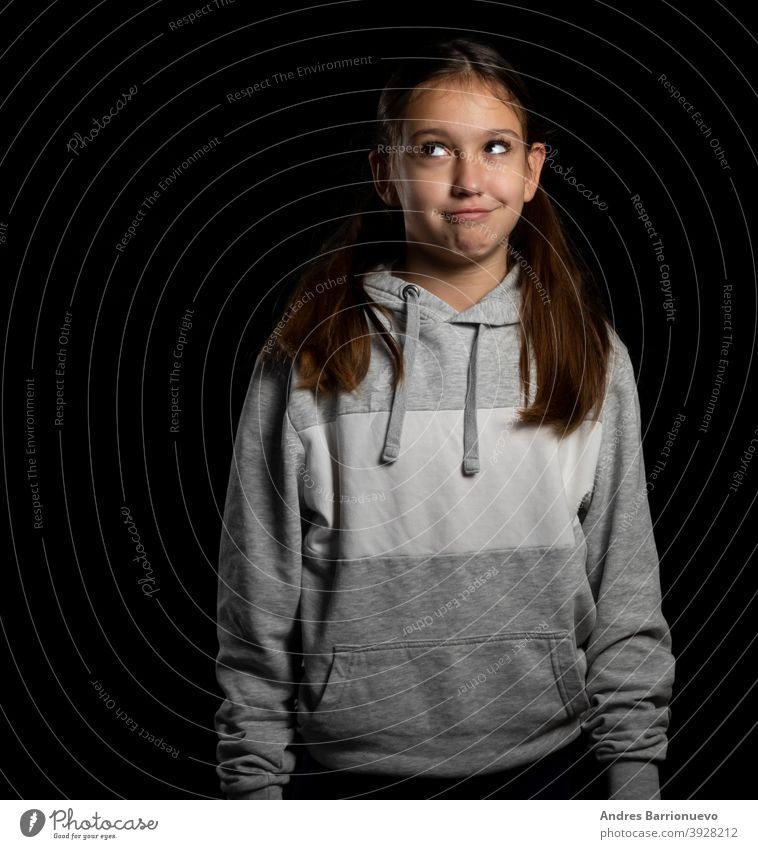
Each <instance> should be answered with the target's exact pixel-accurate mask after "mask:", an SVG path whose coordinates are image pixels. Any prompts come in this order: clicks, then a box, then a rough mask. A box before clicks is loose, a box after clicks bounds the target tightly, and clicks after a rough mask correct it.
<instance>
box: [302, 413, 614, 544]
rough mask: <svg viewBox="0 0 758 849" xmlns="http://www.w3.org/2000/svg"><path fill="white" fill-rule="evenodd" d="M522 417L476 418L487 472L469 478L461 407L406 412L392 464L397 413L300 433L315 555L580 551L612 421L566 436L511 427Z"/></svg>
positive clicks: (361, 416)
mask: <svg viewBox="0 0 758 849" xmlns="http://www.w3.org/2000/svg"><path fill="white" fill-rule="evenodd" d="M515 412H516V410H515V408H513V407H506V408H498V409H491V408H489V409H480V410H479V411H478V421H479V460H480V465H481V471H480V473H479V474H477V475H464V473H463V471H462V465H461V464H462V460H463V410H435V411H429V410H420V411H411V410H409V411H407V412H406V414H405V420H404V425H403V435H402V445H401V454H400V456H399V457H398V459H397V460H396V461H395V463H393V464H387V465H384V464H381V463H380V462H379V458H380V455H381V451H382V447H383V445H384V438H385V435H386V432H387V422H388V419H389V411H383V412H372V413H351V414H347V415H342V416H340V417H338V419H337V420H336V421H334V422H328V423H324V424H319V425H314V426H312V427H309V428H306V429H305V430H303V431H301V433H300V436H301V437H302V440H303V443H304V445H305V448H306V462H307V472H306V473H305V474H304V477H303V496H304V499H305V502H306V504H307V506H308V507H310V508H311V509H312V510H314V511H316V513H317V514H318V515H317V517H316V518H315V519H314V520H312V521H314V522H315V525H313V526H311V527H310V529H309V530H308V532H307V534H306V538H305V552H306V553H310V554H312V555H315V556H319V557H326V558H330V559H331V558H341V559H349V560H352V559H358V558H363V557H377V556H388V555H395V554H397V555H425V554H455V553H471V552H476V551H481V550H492V549H512V548H522V547H533V546H550V547H552V546H560V547H572V546H573V545H574V535H573V529H572V524H573V522H574V520H575V517H576V510H577V508H578V505H579V502H580V500H581V498H582V496H583V495H584V493H585V492H586V491H587V490H588V489H589V488H590V487H591V485H592V481H593V479H594V470H595V465H596V463H597V458H598V452H599V446H600V436H601V428H602V425H601V424H600V423H598V422H592V421H589V420H587V421H585V422H583V423H582V425H581V426H580V428H579V429H578V430H577V431H575V432H574V433H573V434H571V435H570V436H569V437H566V438H564V439H563V440H558V438H557V436H556V435H555V434H554V433H553V431H552V430H550V429H548V428H544V427H542V428H540V427H537V426H533V425H532V426H523V425H519V426H517V427H515V428H514V427H512V426H511V424H512V420H513V417H514V415H515ZM340 528H341V529H342V532H341V533H339V534H335V529H337V530H339V529H340Z"/></svg>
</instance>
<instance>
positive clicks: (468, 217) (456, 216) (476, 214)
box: [442, 206, 493, 224]
mask: <svg viewBox="0 0 758 849" xmlns="http://www.w3.org/2000/svg"><path fill="white" fill-rule="evenodd" d="M491 212H493V210H492V209H483V208H481V207H473V206H472V207H467V208H466V209H457V210H456V209H446V210H445V211H444V212H443V213H442V217H443V218H445V219H446V220H447V221H450V222H451V223H452V224H455V223H456V221H478V220H479V219H480V218H486V217H487V216H488V215H489V214H490V213H491Z"/></svg>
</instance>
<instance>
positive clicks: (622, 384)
mask: <svg viewBox="0 0 758 849" xmlns="http://www.w3.org/2000/svg"><path fill="white" fill-rule="evenodd" d="M609 337H610V341H611V346H610V350H609V353H608V364H607V371H606V392H605V398H604V399H603V404H602V413H601V416H600V419H601V421H606V422H609V420H614V419H617V418H618V417H621V418H624V419H626V418H628V417H630V416H631V418H635V419H636V418H637V413H636V410H637V408H638V405H639V400H638V394H637V377H636V374H635V371H634V365H633V363H632V358H631V356H630V354H629V349H628V347H627V346H626V344H625V343H624V341H623V340H622V339H621V337H620V336H619V334H618V332H617V331H616V329H615V328H614V327H610V328H609Z"/></svg>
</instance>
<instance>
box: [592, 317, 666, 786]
mask: <svg viewBox="0 0 758 849" xmlns="http://www.w3.org/2000/svg"><path fill="white" fill-rule="evenodd" d="M614 335H615V334H614ZM615 344H616V353H615V356H613V355H612V356H611V362H610V369H611V376H610V378H609V383H608V392H607V395H606V399H605V402H604V406H603V413H602V415H601V421H602V432H601V434H602V435H601V445H600V454H599V458H598V464H597V467H596V471H595V480H594V484H593V488H592V490H591V491H590V494H589V496H588V497H589V502H588V503H586V504H585V505H584V510H583V513H584V514H583V515H582V513H581V512H580V519H581V522H582V528H583V531H584V535H585V539H586V542H587V575H588V580H589V582H590V586H591V587H592V592H593V596H594V598H595V605H596V617H597V618H596V622H595V626H594V629H593V631H592V634H591V635H590V637H589V640H588V642H587V645H586V647H585V652H586V658H587V695H588V696H589V698H590V707H589V708H588V711H587V714H586V716H585V718H584V719H583V721H582V728H583V730H584V731H585V732H586V733H587V734H588V735H589V742H590V745H591V747H592V749H593V751H594V753H595V757H596V758H597V760H598V762H600V763H601V764H607V769H606V773H605V774H606V776H607V781H608V792H609V798H610V799H659V798H660V785H659V778H658V763H659V762H661V761H663V760H664V759H665V757H666V751H667V746H668V741H667V736H666V730H667V728H668V724H669V719H670V715H671V711H670V708H669V701H670V698H671V693H672V687H673V682H674V669H675V661H674V657H673V655H672V653H671V635H670V631H669V628H668V624H667V622H666V620H665V618H664V616H663V613H662V610H661V587H660V575H659V562H658V553H657V549H656V545H655V539H654V536H653V526H652V521H651V517H650V508H649V505H648V500H647V486H646V477H645V464H644V458H643V453H642V444H641V416H640V403H639V397H638V393H637V384H636V381H635V377H634V370H633V367H632V363H631V360H630V357H629V352H628V350H627V348H626V346H625V345H624V344H623V342H621V340H620V339H619V338H618V337H617V336H615Z"/></svg>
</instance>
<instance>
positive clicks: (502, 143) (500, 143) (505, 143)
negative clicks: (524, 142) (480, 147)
mask: <svg viewBox="0 0 758 849" xmlns="http://www.w3.org/2000/svg"><path fill="white" fill-rule="evenodd" d="M493 145H494V146H495V147H500V148H505V150H504V151H493V152H494V153H499V154H501V155H502V154H503V153H509V152H510V150H511V148H512V147H513V145H512V144H511V143H510V142H509V141H506V140H505V139H492V141H490V142H487V147H491V146H493Z"/></svg>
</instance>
